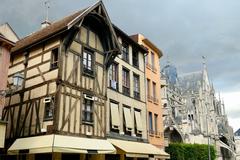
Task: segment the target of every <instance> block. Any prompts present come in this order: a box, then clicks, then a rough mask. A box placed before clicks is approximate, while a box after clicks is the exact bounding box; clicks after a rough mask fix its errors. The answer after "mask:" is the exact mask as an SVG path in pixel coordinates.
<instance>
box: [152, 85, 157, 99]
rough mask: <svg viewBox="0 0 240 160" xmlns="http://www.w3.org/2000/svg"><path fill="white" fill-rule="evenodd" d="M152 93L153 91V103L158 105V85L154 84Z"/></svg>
mask: <svg viewBox="0 0 240 160" xmlns="http://www.w3.org/2000/svg"><path fill="white" fill-rule="evenodd" d="M152 87H153V88H152V91H153V101H154V102H155V103H158V99H157V95H156V93H157V92H156V83H155V82H152Z"/></svg>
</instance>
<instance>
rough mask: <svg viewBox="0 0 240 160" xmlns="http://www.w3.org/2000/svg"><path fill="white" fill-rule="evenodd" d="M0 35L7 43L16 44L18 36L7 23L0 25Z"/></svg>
mask: <svg viewBox="0 0 240 160" xmlns="http://www.w3.org/2000/svg"><path fill="white" fill-rule="evenodd" d="M0 34H1V35H3V36H4V37H5V38H6V39H8V40H9V41H12V42H14V43H16V42H17V41H18V40H19V37H18V35H17V34H16V33H15V32H14V30H13V29H12V27H11V26H10V25H9V24H8V23H4V24H1V25H0Z"/></svg>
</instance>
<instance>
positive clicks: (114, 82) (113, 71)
mask: <svg viewBox="0 0 240 160" xmlns="http://www.w3.org/2000/svg"><path fill="white" fill-rule="evenodd" d="M109 86H110V87H111V88H112V89H115V90H118V64H116V63H113V64H112V65H111V66H110V67H109Z"/></svg>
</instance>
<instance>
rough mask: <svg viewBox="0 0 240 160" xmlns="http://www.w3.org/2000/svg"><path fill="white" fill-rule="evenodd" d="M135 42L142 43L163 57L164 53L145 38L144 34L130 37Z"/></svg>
mask: <svg viewBox="0 0 240 160" xmlns="http://www.w3.org/2000/svg"><path fill="white" fill-rule="evenodd" d="M130 37H131V38H132V39H133V40H134V41H137V42H139V41H142V42H144V43H145V45H147V46H148V47H149V48H151V49H152V50H153V51H154V52H156V53H157V54H158V56H159V58H160V57H162V55H163V53H162V51H161V50H160V49H159V48H158V47H157V46H156V45H155V44H154V43H152V41H150V40H149V39H148V38H146V37H144V35H142V34H135V35H131V36H130Z"/></svg>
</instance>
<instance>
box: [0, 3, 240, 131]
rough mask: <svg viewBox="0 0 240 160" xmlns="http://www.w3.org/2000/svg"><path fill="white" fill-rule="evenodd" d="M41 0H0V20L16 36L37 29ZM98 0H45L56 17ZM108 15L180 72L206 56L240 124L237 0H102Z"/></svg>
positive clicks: (197, 65)
mask: <svg viewBox="0 0 240 160" xmlns="http://www.w3.org/2000/svg"><path fill="white" fill-rule="evenodd" d="M44 1H45V0H1V5H0V15H1V16H0V24H1V23H4V22H8V23H9V24H10V25H11V26H12V28H13V29H14V30H15V32H16V33H17V34H18V35H19V37H24V36H26V35H28V34H30V33H32V32H34V31H36V30H38V29H40V24H41V22H42V21H43V20H44V19H45V17H46V16H45V15H46V14H45V13H46V11H45V6H44ZM95 2H96V0H49V4H50V9H49V19H50V21H55V20H58V19H61V18H63V17H64V16H67V15H69V14H71V13H73V12H75V11H78V10H80V9H82V8H84V7H87V6H89V5H91V4H93V3H95ZM103 2H104V4H105V7H106V9H107V12H108V14H109V16H110V18H111V21H112V22H113V23H114V24H115V25H117V26H118V27H119V28H121V29H122V30H123V31H125V32H126V33H127V34H129V35H132V34H135V33H141V34H143V35H144V36H145V37H147V38H148V39H150V40H151V41H152V42H153V43H155V44H156V45H157V46H158V47H159V48H160V49H161V50H162V51H163V57H162V58H161V61H160V62H161V66H164V65H165V64H166V62H167V60H169V61H170V63H171V64H173V65H175V66H176V67H177V69H178V74H182V73H186V72H193V71H197V70H200V69H201V68H202V59H201V57H202V56H205V57H206V63H207V68H208V72H209V77H210V80H211V81H212V82H213V84H214V87H215V90H216V92H220V93H221V97H222V98H223V99H224V102H225V106H226V112H227V115H228V117H229V122H230V125H232V126H233V128H234V131H235V130H237V129H238V128H240V123H239V122H240V101H239V99H240V98H238V97H240V69H239V61H240V45H239V44H238V43H239V42H240V31H239V28H240V20H239V19H240V10H239V8H240V1H239V0H231V1H230V0H201V1H199V0H118V1H117V0H103Z"/></svg>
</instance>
